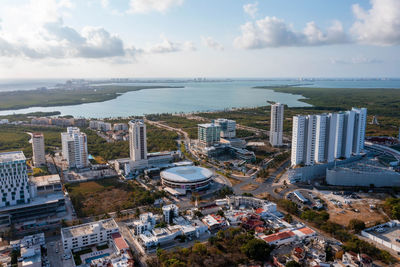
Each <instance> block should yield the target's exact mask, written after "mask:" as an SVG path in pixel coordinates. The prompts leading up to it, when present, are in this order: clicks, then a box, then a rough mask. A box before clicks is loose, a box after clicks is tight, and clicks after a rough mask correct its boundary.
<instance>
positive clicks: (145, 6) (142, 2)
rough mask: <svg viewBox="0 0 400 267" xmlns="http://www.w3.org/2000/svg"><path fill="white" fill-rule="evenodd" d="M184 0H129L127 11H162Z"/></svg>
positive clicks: (178, 4) (180, 3)
mask: <svg viewBox="0 0 400 267" xmlns="http://www.w3.org/2000/svg"><path fill="white" fill-rule="evenodd" d="M183 1H184V0H130V3H129V6H130V8H129V10H128V11H127V13H149V12H151V11H157V12H161V13H164V12H166V11H167V10H168V9H169V8H171V7H173V6H180V5H182V4H183Z"/></svg>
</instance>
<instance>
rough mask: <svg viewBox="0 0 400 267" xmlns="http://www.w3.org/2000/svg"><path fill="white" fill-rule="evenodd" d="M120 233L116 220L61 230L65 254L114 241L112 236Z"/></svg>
mask: <svg viewBox="0 0 400 267" xmlns="http://www.w3.org/2000/svg"><path fill="white" fill-rule="evenodd" d="M114 233H119V229H118V225H117V223H116V222H115V221H114V219H106V220H101V221H97V222H91V223H85V224H80V225H75V226H71V227H66V228H62V229H61V240H62V244H63V247H64V251H65V252H70V251H74V250H77V249H80V248H83V247H88V246H91V245H97V244H99V245H101V244H105V243H107V242H108V241H109V240H112V234H114Z"/></svg>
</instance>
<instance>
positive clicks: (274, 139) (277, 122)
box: [269, 103, 284, 146]
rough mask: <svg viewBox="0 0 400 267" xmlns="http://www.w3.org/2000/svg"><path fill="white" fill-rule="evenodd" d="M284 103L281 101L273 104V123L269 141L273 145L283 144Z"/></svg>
mask: <svg viewBox="0 0 400 267" xmlns="http://www.w3.org/2000/svg"><path fill="white" fill-rule="evenodd" d="M283 113H284V105H283V104H280V103H276V104H272V105H271V125H270V131H269V142H270V144H271V146H282V137H283Z"/></svg>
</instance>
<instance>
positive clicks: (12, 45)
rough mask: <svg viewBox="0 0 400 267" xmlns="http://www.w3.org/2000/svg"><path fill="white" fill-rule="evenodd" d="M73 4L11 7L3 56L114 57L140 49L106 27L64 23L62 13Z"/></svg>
mask: <svg viewBox="0 0 400 267" xmlns="http://www.w3.org/2000/svg"><path fill="white" fill-rule="evenodd" d="M71 8H73V5H72V4H71V2H70V1H66V0H61V1H56V0H31V2H30V3H28V4H27V5H24V6H14V7H10V8H9V9H8V10H7V12H6V14H7V15H6V17H5V18H4V27H3V28H2V29H1V30H0V56H5V57H24V58H33V59H34V58H112V57H121V56H125V55H128V56H132V55H133V51H135V52H139V51H138V50H136V49H135V48H131V47H125V46H124V43H123V41H122V40H121V39H120V38H119V37H118V36H117V35H115V34H111V33H109V32H108V31H106V30H105V29H104V28H101V27H90V26H86V27H83V29H82V31H80V32H79V31H77V30H75V29H74V28H72V27H69V26H66V25H64V22H63V19H62V16H61V14H62V13H63V12H65V11H66V10H68V9H71ZM22 18H23V20H21V19H22Z"/></svg>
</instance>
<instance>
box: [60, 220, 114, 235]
mask: <svg viewBox="0 0 400 267" xmlns="http://www.w3.org/2000/svg"><path fill="white" fill-rule="evenodd" d="M115 228H118V225H117V223H116V222H115V221H114V219H106V220H101V221H97V222H91V223H85V224H80V225H76V226H71V227H67V228H62V230H61V231H62V234H63V236H64V237H65V238H70V237H75V236H83V235H91V234H94V233H98V232H99V231H101V230H112V229H115Z"/></svg>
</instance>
